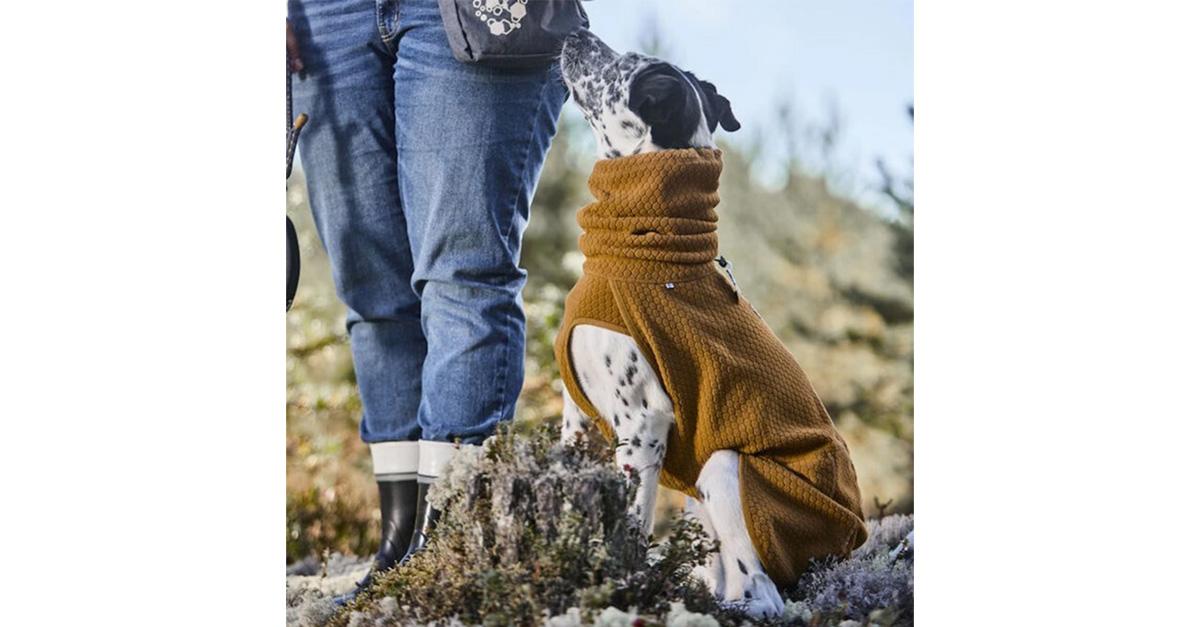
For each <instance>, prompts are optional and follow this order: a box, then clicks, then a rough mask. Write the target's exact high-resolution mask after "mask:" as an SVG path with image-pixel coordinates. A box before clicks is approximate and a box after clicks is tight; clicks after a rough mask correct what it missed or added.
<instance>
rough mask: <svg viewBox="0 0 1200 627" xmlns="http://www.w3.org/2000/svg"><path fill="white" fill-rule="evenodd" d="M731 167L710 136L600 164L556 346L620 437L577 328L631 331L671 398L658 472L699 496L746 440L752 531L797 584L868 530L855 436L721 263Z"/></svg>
mask: <svg viewBox="0 0 1200 627" xmlns="http://www.w3.org/2000/svg"><path fill="white" fill-rule="evenodd" d="M720 174H721V153H720V151H719V150H711V149H701V148H689V149H682V150H666V151H660V152H652V153H646V154H641V155H634V156H629V157H621V158H617V159H609V160H603V161H599V162H598V163H597V164H596V166H595V169H594V170H593V172H592V176H591V178H590V179H589V180H588V186H589V188H590V189H591V191H592V194H593V196H595V198H596V202H593V203H591V204H589V205H587V206H585V207H583V208H582V209H581V210H580V211H579V213H578V220H579V224H580V226H581V227H582V228H583V234H582V235H581V236H580V238H579V246H580V249H581V250H582V252H583V254H584V256H585V261H584V271H583V276H582V277H581V278H580V280H579V282H578V283H576V284H575V287H574V288H572V290H571V292H570V294H568V296H567V299H566V309H565V312H564V317H563V322H562V327H561V328H560V330H559V333H558V337H557V339H556V341H555V357H556V359H557V361H558V365H559V369H560V371H561V373H562V377H563V382H564V384H565V385H566V388H567V390H568V392H569V393H570V394H571V397H572V398H573V399H574V401H575V403H576V404H578V405H579V407H580V408H581V410H582V411H583V412H584V414H586V415H588V416H589V417H591V418H592V419H593V422H594V423H595V424H596V425H597V426H598V427H599V429H600V431H601V432H602V433H603V434H604V436H605V437H606V438H608V439H609V440H610V441H611V440H612V439H613V437H614V434H613V432H612V428H611V426H610V425H609V424H608V423H607V422H606V421H604V420H596V419H597V418H599V417H600V415H599V412H597V411H596V409H595V407H594V406H593V405H592V404H591V403H589V402H588V399H587V397H586V396H585V395H584V393H583V390H582V389H581V388H580V386H579V383H578V382H577V381H576V378H575V374H574V369H573V367H572V364H571V360H570V350H569V340H570V336H571V331H572V329H574V327H575V326H576V325H579V324H589V325H594V326H598V327H602V328H605V329H609V330H611V331H614V332H617V333H622V334H624V335H627V336H629V337H630V338H632V339H633V340H634V342H636V343H637V346H638V348H639V349H641V351H642V353H643V354H644V355H645V356H646V358H647V360H648V361H649V362H650V366H651V367H652V368H653V369H654V372H655V374H657V375H658V379H659V381H661V382H662V384H663V387H664V388H665V389H666V392H667V394H668V395H669V397H670V398H671V401H672V402H673V403H674V409H675V424H674V428H673V429H672V430H671V432H670V435H669V437H668V440H667V452H666V457H665V459H664V460H663V468H662V474H661V476H660V483H661V484H662V485H665V486H667V487H669V488H672V489H675V490H679V491H682V492H685V493H687V494H689V495H691V496H693V497H695V498H700V495H699V494H698V493H697V490H696V480H697V478H698V477H699V474H700V469H701V468H702V467H703V466H704V463H705V462H706V461H707V460H708V458H709V456H710V455H712V453H713V452H714V451H718V450H723V449H729V450H734V451H737V452H738V453H739V454H740V455H739V458H740V459H741V462H740V469H739V477H740V480H739V483H740V488H741V495H742V511H743V514H744V517H745V520H746V523H747V530H748V531H749V534H750V538H751V540H752V541H753V543H754V548H755V550H756V552H757V553H758V555H759V558H760V559H761V560H762V562H763V566H764V568H765V569H766V571H767V574H768V575H769V576H770V577H771V579H772V580H773V581H775V583H776V584H777V585H781V586H791V585H793V584H794V583H795V582H796V581H797V579H798V578H799V576H800V574H801V573H802V572H803V571H804V569H805V568H806V567H807V566H808V563H809V560H810V559H812V558H820V557H825V556H829V555H839V556H840V555H845V554H847V553H849V552H850V551H851V550H853V549H854V548H855V547H857V546H859V545H860V544H862V543H863V541H865V540H866V537H867V531H866V527H865V526H864V524H863V516H862V509H861V505H860V499H861V497H860V495H859V489H858V480H857V477H856V475H855V472H854V466H853V464H852V463H851V461H850V455H849V451H848V450H847V448H846V443H845V442H844V441H843V440H842V437H841V435H840V434H838V432H837V431H836V430H835V429H834V426H833V422H832V421H831V420H830V418H829V414H828V413H827V412H826V410H825V407H824V405H823V404H822V403H821V400H820V399H819V398H817V395H816V393H815V392H814V391H813V389H812V386H811V385H810V384H809V381H808V378H807V377H806V376H805V374H804V372H803V370H801V369H800V366H799V365H798V364H797V363H796V361H795V359H794V358H793V357H792V355H791V354H790V353H789V352H788V351H787V349H786V348H785V347H784V346H783V344H782V342H780V341H779V339H778V338H777V337H776V336H775V334H774V333H772V331H771V329H770V328H769V327H767V325H766V324H765V323H764V322H763V320H762V318H760V317H759V315H758V314H757V312H755V310H754V309H753V308H752V307H751V306H750V304H749V303H748V302H747V301H746V299H745V298H744V297H741V296H740V295H739V294H738V292H737V290H736V287H735V286H734V285H733V284H732V282H731V281H729V280H727V279H726V278H725V274H724V273H723V271H722V270H721V269H720V268H719V267H718V266H717V264H716V263H714V259H715V258H716V257H717V212H716V206H717V202H718V195H717V181H718V178H719V177H720ZM638 409H639V408H630V412H631V413H632V412H634V411H637V410H638ZM626 417H628V416H626ZM608 418H609V419H612V417H611V416H609V417H608Z"/></svg>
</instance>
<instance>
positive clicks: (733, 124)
mask: <svg viewBox="0 0 1200 627" xmlns="http://www.w3.org/2000/svg"><path fill="white" fill-rule="evenodd" d="M687 77H688V80H690V81H692V83H693V84H694V85H696V88H697V89H699V90H700V93H701V94H702V95H703V96H704V117H705V118H707V119H708V130H709V131H710V132H712V131H715V130H717V124H720V125H721V128H723V129H725V130H727V131H729V132H730V133H732V132H734V131H736V130H738V129H739V128H742V123H741V122H738V119H737V118H735V117H733V108H732V107H731V106H730V104H729V99H728V98H726V97H725V96H722V95H721V94H719V93H717V86H716V85H713V84H712V83H710V82H708V81H704V80H700V79H698V78H696V75H695V74H692V73H691V72H688V73H687Z"/></svg>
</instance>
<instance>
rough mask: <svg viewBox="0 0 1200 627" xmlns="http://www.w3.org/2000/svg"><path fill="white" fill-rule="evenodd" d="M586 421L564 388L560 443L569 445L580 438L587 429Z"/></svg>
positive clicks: (585, 417) (581, 411)
mask: <svg viewBox="0 0 1200 627" xmlns="http://www.w3.org/2000/svg"><path fill="white" fill-rule="evenodd" d="M587 421H588V418H587V416H584V415H583V410H581V409H579V405H576V404H575V399H573V398H571V393H570V392H568V391H567V389H566V388H565V387H564V388H563V421H562V436H561V437H562V443H563V444H571V443H573V442H575V440H577V439H578V438H580V437H582V436H583V434H584V431H585V430H586V429H587Z"/></svg>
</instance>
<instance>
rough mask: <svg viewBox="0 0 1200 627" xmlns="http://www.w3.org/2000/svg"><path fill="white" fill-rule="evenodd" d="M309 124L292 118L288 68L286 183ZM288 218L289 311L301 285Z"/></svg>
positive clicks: (297, 253) (297, 241)
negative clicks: (297, 148)
mask: <svg viewBox="0 0 1200 627" xmlns="http://www.w3.org/2000/svg"><path fill="white" fill-rule="evenodd" d="M307 123H308V115H307V114H304V113H301V114H300V115H298V116H296V117H295V118H294V119H293V118H292V70H291V68H290V67H289V68H287V146H286V148H287V152H286V155H285V157H286V159H287V167H286V169H285V171H284V182H285V186H286V182H287V180H288V179H290V178H292V159H293V157H295V155H296V143H297V141H298V140H299V139H300V130H301V129H303V128H304V125H305V124H307ZM284 217H285V218H287V309H288V311H290V310H291V309H292V300H293V299H294V298H295V297H296V287H298V286H299V285H300V238H299V237H297V235H296V225H295V224H292V218H291V217H290V216H288V215H287V214H286V211H285V213H284Z"/></svg>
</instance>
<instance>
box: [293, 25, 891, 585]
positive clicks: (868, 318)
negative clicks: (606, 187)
mask: <svg viewBox="0 0 1200 627" xmlns="http://www.w3.org/2000/svg"><path fill="white" fill-rule="evenodd" d="M654 37H657V35H656V34H654V33H651V34H650V37H649V38H648V40H647V41H646V42H645V45H644V46H643V47H642V49H643V50H648V51H653V50H654V49H656V48H657V47H659V46H660V45H661V42H656V41H654V39H653V38H654ZM570 109H572V107H571V106H570V105H568V106H567V108H566V109H564V114H563V116H562V119H561V120H560V125H559V134H558V136H557V137H556V138H555V140H554V144H553V147H552V149H551V151H550V154H549V157H548V159H547V162H546V166H545V169H544V170H543V172H542V176H541V182H540V184H539V187H538V190H537V193H536V195H535V198H534V206H533V209H532V216H531V221H530V224H529V228H528V230H527V232H526V236H525V243H524V248H523V252H522V265H523V266H524V267H525V268H526V269H527V270H528V271H529V282H528V284H527V286H526V288H525V293H524V296H525V311H526V316H527V318H528V332H527V335H528V349H527V351H528V352H527V359H526V367H525V372H526V377H525V385H524V389H523V391H522V395H521V398H520V401H519V402H518V406H517V411H516V423H517V426H518V428H521V429H524V428H529V427H532V426H534V425H537V424H539V423H542V422H544V421H557V420H559V419H560V416H561V410H562V402H561V398H560V394H561V389H562V388H561V381H560V380H559V378H558V369H557V367H556V366H555V363H554V356H553V348H552V347H553V341H554V336H555V333H556V332H557V330H558V325H559V321H560V316H561V312H562V302H563V298H564V296H565V295H566V293H567V291H568V290H569V289H570V287H571V286H572V285H573V284H574V282H575V279H576V277H577V276H578V274H579V272H580V269H581V267H582V257H581V256H580V255H579V253H578V251H577V247H576V238H577V236H578V233H579V231H578V227H577V225H576V224H575V212H576V211H577V210H578V209H579V208H580V207H581V206H583V205H584V204H586V203H587V202H588V201H589V200H590V195H589V193H588V191H587V186H586V181H587V177H588V175H589V174H590V171H591V166H592V163H593V162H594V160H595V156H594V148H595V147H594V145H593V143H594V141H593V139H592V137H591V134H590V132H589V131H588V129H587V128H586V126H585V125H584V123H583V122H582V119H581V118H580V117H579V116H578V115H577V114H576V113H575V112H574V111H573V110H570ZM735 110H736V105H735ZM896 115H897V116H903V115H905V111H904V110H903V108H899V107H898V109H897V111H896ZM907 115H908V116H909V117H910V118H911V116H912V109H911V107H909V109H908V111H907ZM776 117H777V119H776V120H775V123H774V124H772V125H771V129H772V133H771V134H770V135H771V136H770V137H769V139H770V140H771V141H780V140H782V141H784V142H785V143H786V145H787V150H785V151H783V156H779V152H780V151H777V150H772V151H767V150H765V149H764V143H765V141H764V137H767V134H765V133H763V132H762V130H761V129H758V130H757V132H756V129H754V128H747V129H745V130H743V132H742V133H741V135H744V136H745V137H742V138H741V139H740V140H739V141H737V142H736V143H722V149H723V150H724V152H725V170H724V173H723V174H722V178H721V188H720V192H721V205H720V207H719V209H718V210H719V213H720V216H721V218H720V231H719V233H720V242H721V251H722V254H724V255H725V256H726V257H727V258H728V259H730V260H731V261H732V262H733V264H734V272H735V274H736V276H737V280H738V284H739V286H740V287H741V288H742V289H743V290H744V291H745V293H746V294H747V296H748V297H749V298H750V300H751V302H753V303H754V305H755V307H756V308H757V309H758V311H759V312H760V313H761V314H762V316H763V318H764V319H765V320H766V321H767V323H768V324H770V325H771V327H772V328H773V329H774V330H775V332H776V333H777V334H778V335H779V337H780V338H781V339H782V340H783V342H784V343H785V344H786V345H787V347H788V348H789V349H790V350H791V351H792V353H793V354H794V355H795V356H796V359H797V360H798V361H799V362H800V364H801V365H802V366H803V367H804V369H805V371H806V372H807V373H808V376H809V378H810V380H811V381H812V383H813V385H814V387H815V388H816V390H817V392H818V393H819V394H820V395H821V398H822V399H823V400H824V401H825V404H826V405H827V407H828V408H829V412H830V414H831V415H832V416H833V418H834V421H835V422H836V423H837V426H838V428H839V430H840V431H841V432H842V434H843V435H844V437H845V438H846V441H847V443H848V444H849V446H850V451H851V454H852V456H853V459H854V464H855V467H856V468H857V470H858V476H859V484H860V486H861V488H862V492H863V503H864V509H865V510H867V511H866V513H867V514H868V515H871V516H875V515H878V514H879V513H880V512H879V506H882V505H887V512H888V513H895V512H911V511H912V506H913V493H912V468H913V461H912V451H913V420H912V410H913V290H912V288H913V262H912V246H913V231H912V228H913V200H912V198H913V195H912V176H911V168H909V170H908V171H905V172H894V171H891V170H890V169H889V168H888V167H887V166H885V165H883V163H884V162H883V161H882V160H880V162H879V167H878V173H877V176H876V177H875V179H876V180H875V183H874V186H875V188H876V190H877V191H878V192H880V193H881V194H882V195H883V196H884V197H886V198H889V199H890V203H889V205H888V206H886V207H864V206H861V205H859V204H856V202H854V201H852V200H850V199H849V196H850V195H849V194H845V193H842V192H839V191H838V190H839V189H841V188H840V187H839V185H838V184H837V181H838V180H839V179H842V178H844V177H846V176H848V175H850V176H853V174H852V173H850V174H848V173H847V171H846V170H847V167H846V166H845V165H844V164H839V162H838V157H837V154H838V151H837V147H838V145H839V141H840V136H841V135H840V134H841V122H840V121H839V118H838V116H837V115H836V114H829V115H828V116H826V117H825V118H824V119H822V120H819V121H814V120H808V119H800V116H798V115H797V114H796V113H795V112H794V111H793V110H791V108H789V107H788V106H787V105H786V104H783V105H781V106H779V108H778V114H777V116H776ZM747 131H749V132H748V133H747ZM764 170H770V171H771V172H773V173H776V174H774V175H773V176H771V177H769V179H765V178H764V177H763V176H759V175H756V174H757V173H759V172H760V171H764ZM778 173H782V176H779V175H778ZM287 204H288V215H290V216H291V217H292V219H293V220H295V221H296V224H297V227H298V229H299V232H300V240H301V248H302V254H303V260H304V261H303V274H302V277H301V282H300V287H299V291H298V293H297V297H296V304H295V306H294V308H293V309H292V310H291V311H290V312H289V313H288V316H287V336H288V337H287V372H288V389H287V490H288V494H287V510H288V511H287V524H288V528H287V554H288V561H289V562H292V561H294V560H297V559H301V558H304V557H307V556H311V555H320V554H323V553H324V552H325V551H327V550H328V551H334V552H339V551H340V552H343V553H353V554H357V555H367V554H370V553H373V552H374V550H375V548H376V547H375V544H376V542H377V541H378V532H379V531H378V520H377V518H378V510H377V509H376V508H377V505H376V498H377V497H376V493H375V485H374V480H373V478H372V474H371V462H370V457H369V454H368V450H367V447H366V446H365V445H364V444H363V443H362V442H361V441H360V440H359V438H358V431H357V423H358V417H359V413H360V410H361V407H360V404H359V399H358V395H357V392H356V390H355V382H354V370H353V367H352V364H351V360H350V354H349V350H348V348H349V347H348V337H347V335H346V330H345V311H344V309H343V307H342V306H341V304H340V303H339V302H338V301H337V299H336V297H335V295H334V292H333V287H332V283H331V279H330V271H329V265H328V261H327V260H326V258H325V256H324V252H323V250H322V248H321V245H320V242H319V240H318V239H317V235H316V232H315V230H314V228H313V223H312V217H311V213H310V209H309V206H308V202H307V197H306V194H305V191H304V178H303V172H302V171H300V170H299V169H297V172H296V173H295V174H293V177H292V179H291V180H290V181H289V183H288V192H287ZM663 492H664V493H663V495H662V498H660V513H659V521H660V523H664V524H665V518H666V517H665V516H663V515H662V514H663V513H664V512H663V511H662V510H669V509H671V508H675V507H678V506H679V503H680V501H679V499H678V497H677V495H674V494H673V493H669V492H668V491H666V490H664V491H663ZM877 504H878V505H877Z"/></svg>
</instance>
